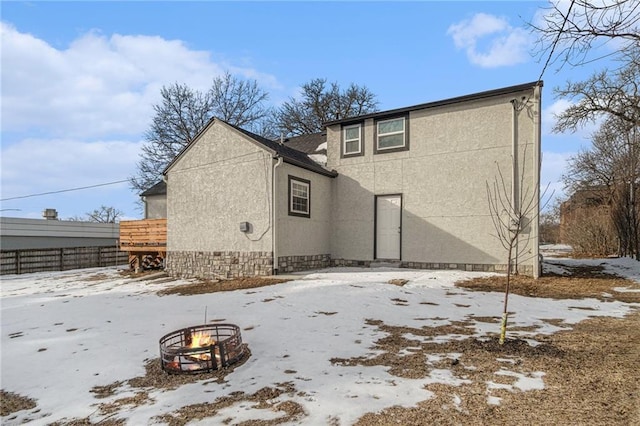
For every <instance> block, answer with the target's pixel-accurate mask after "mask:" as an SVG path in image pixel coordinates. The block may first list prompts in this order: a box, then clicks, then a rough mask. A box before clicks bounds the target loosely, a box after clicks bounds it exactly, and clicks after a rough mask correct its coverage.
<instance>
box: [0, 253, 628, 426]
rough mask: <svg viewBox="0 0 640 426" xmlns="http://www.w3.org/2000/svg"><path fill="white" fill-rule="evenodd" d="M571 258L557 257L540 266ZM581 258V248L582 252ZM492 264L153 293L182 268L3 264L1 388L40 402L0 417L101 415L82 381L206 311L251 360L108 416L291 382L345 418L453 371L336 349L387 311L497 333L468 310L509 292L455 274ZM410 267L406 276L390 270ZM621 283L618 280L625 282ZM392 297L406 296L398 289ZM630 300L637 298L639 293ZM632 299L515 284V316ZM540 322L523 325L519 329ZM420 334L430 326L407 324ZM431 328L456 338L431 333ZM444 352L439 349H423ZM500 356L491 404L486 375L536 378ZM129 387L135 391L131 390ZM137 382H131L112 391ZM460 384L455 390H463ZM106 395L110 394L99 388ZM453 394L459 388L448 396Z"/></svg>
mask: <svg viewBox="0 0 640 426" xmlns="http://www.w3.org/2000/svg"><path fill="white" fill-rule="evenodd" d="M572 262H578V261H574V260H571V259H551V260H549V261H548V264H547V266H546V267H547V268H553V269H555V270H558V271H561V270H562V265H567V264H569V265H571V264H572ZM580 262H585V261H580ZM586 262H595V263H597V264H600V263H603V262H604V263H605V266H606V268H607V270H610V271H612V272H616V273H618V274H619V275H623V276H629V277H631V278H632V279H634V280H636V281H638V282H640V270H639V268H638V263H637V262H635V263H633V262H634V261H628V262H627V261H626V260H624V259H608V260H593V261H591V260H589V261H586ZM483 275H487V274H483V273H472V272H460V271H418V270H407V269H383V268H381V269H373V270H372V269H356V268H335V269H329V270H322V271H318V272H316V273H312V274H308V275H300V278H299V279H296V280H294V281H290V282H287V283H284V284H277V285H271V286H267V287H261V288H256V289H251V290H237V291H233V292H225V293H212V294H205V295H194V296H177V295H171V296H158V295H157V294H156V291H158V290H160V289H161V288H164V287H168V286H174V285H177V284H183V283H186V282H188V281H181V280H176V281H170V282H167V281H166V280H165V281H164V282H163V281H162V280H158V281H148V280H134V279H130V278H125V277H123V276H122V274H121V273H120V272H119V271H118V270H117V269H116V268H99V269H86V270H80V271H68V272H55V273H40V274H29V275H13V276H4V277H2V291H1V295H2V299H1V324H2V327H1V331H2V336H1V343H2V346H1V356H2V359H1V361H2V370H1V379H2V381H1V388H2V389H3V390H4V391H9V392H14V393H17V394H20V395H22V396H27V397H30V398H33V399H35V400H36V402H37V407H36V408H33V409H30V410H24V411H20V412H19V413H14V414H12V415H9V416H6V417H4V418H3V419H2V424H21V423H22V422H23V421H30V422H32V424H48V423H51V422H55V421H59V420H64V419H66V420H70V419H73V418H85V417H89V418H90V419H91V420H92V421H94V422H97V421H100V420H101V419H102V418H103V417H104V415H101V414H100V413H99V411H98V408H97V407H98V404H99V403H103V402H105V399H101V400H98V399H96V398H95V397H94V394H93V393H91V392H90V390H91V389H92V388H93V387H94V386H104V385H109V384H111V383H113V382H116V381H125V380H127V379H130V378H133V377H135V376H141V375H144V372H145V370H144V364H145V361H146V360H149V359H153V358H157V357H158V339H159V338H160V337H161V336H163V335H165V334H167V333H169V332H171V331H174V330H177V329H180V328H183V327H187V326H193V325H198V324H201V323H202V322H203V320H204V312H205V308H206V309H207V312H208V319H209V320H213V321H215V320H224V321H225V322H230V323H234V324H237V325H239V326H240V328H241V329H242V337H243V340H244V342H245V343H247V344H248V346H249V348H250V349H251V352H252V355H251V357H250V358H249V360H248V361H247V362H246V363H245V364H244V365H242V366H240V367H238V368H237V369H236V370H235V371H233V372H232V373H230V374H229V375H228V376H226V378H225V382H224V383H222V384H219V383H215V382H213V381H208V382H206V381H204V382H203V381H201V382H197V383H193V384H187V385H183V386H180V387H178V388H177V389H174V390H166V389H165V390H162V389H151V390H149V397H150V398H149V400H148V401H146V402H145V403H142V404H141V405H138V406H133V405H131V406H125V407H123V408H122V409H121V410H120V411H119V412H118V413H117V414H116V415H115V418H124V419H127V424H131V425H141V424H151V423H155V422H156V419H155V416H158V415H161V414H164V413H171V412H175V411H176V410H177V409H179V408H180V407H183V406H186V405H189V404H194V403H201V402H208V401H212V400H214V399H216V398H218V397H221V396H225V395H229V394H230V393H232V392H235V391H243V392H246V393H252V392H255V391H257V390H259V389H261V388H263V387H266V386H271V387H273V386H276V384H278V383H283V382H287V381H290V382H293V384H294V385H295V388H296V393H295V394H294V395H289V396H288V399H289V400H294V401H296V402H297V403H299V404H300V405H301V406H302V407H303V408H304V411H305V413H306V415H305V417H304V418H303V419H302V422H303V423H305V424H328V423H329V420H331V423H332V424H342V425H348V424H351V423H353V422H354V421H355V420H356V419H358V418H359V417H360V416H361V415H362V414H364V413H366V412H374V411H379V410H381V409H383V408H385V407H390V406H393V405H400V406H412V405H415V404H416V403H417V402H419V401H421V400H425V399H428V398H429V396H430V392H429V391H427V390H425V389H424V386H425V384H428V383H438V382H441V383H446V384H451V385H456V384H459V383H460V382H461V380H462V379H461V378H459V377H456V376H455V375H454V374H453V373H452V371H449V370H446V369H434V370H433V371H432V373H431V374H430V376H429V377H426V378H422V379H406V378H399V377H397V376H393V375H391V374H389V372H388V371H387V370H388V368H386V367H384V366H344V365H334V364H332V363H331V362H330V359H331V358H334V357H337V358H351V357H356V356H373V355H374V353H373V352H372V350H371V349H370V348H371V347H372V346H373V342H375V341H376V340H378V339H379V338H381V337H383V336H384V333H383V332H381V331H379V329H378V328H376V327H373V326H370V325H368V324H367V323H366V320H367V319H375V320H380V321H383V322H384V323H385V324H388V325H396V326H407V327H416V328H420V327H423V326H441V325H448V324H451V323H452V322H455V321H466V322H468V323H469V324H470V325H469V327H471V328H472V329H473V332H474V335H475V336H479V337H482V336H487V335H488V334H492V335H495V333H497V332H498V329H497V328H498V327H499V326H498V324H495V323H489V322H482V321H479V320H475V319H474V318H481V317H495V316H499V315H500V312H501V306H502V298H503V295H502V294H500V293H483V292H471V291H465V290H464V289H460V288H454V287H453V284H454V283H455V282H456V281H458V280H461V279H464V278H470V277H477V276H483ZM391 279H406V280H408V283H407V284H406V285H405V286H403V287H400V286H396V285H391V284H388V281H389V280H391ZM621 290H624V289H621ZM399 301H400V302H399ZM637 306H638V304H636V307H637ZM633 308H634V306H633V305H632V304H625V303H621V302H617V301H608V302H602V301H600V300H596V299H582V300H553V299H537V298H528V297H522V296H517V295H512V296H511V298H510V311H514V312H516V314H515V315H513V316H512V317H510V324H511V326H523V327H525V326H537V327H538V328H537V329H536V330H535V333H554V332H556V331H558V330H560V329H561V328H560V327H559V326H557V325H552V324H551V323H554V324H558V323H557V322H554V321H550V322H551V323H550V322H546V321H544V320H545V319H564V320H565V323H566V324H574V323H577V322H579V321H582V320H584V319H586V318H588V317H593V316H613V317H622V316H624V315H625V314H627V313H629V312H630V311H631V310H632V309H633ZM532 333H534V332H526V331H519V332H513V333H512V334H511V336H513V335H520V336H522V337H524V338H526V337H527V336H530V335H531V334H532ZM409 338H411V339H415V340H416V341H420V339H428V338H429V337H425V336H409ZM437 338H438V340H443V339H448V338H458V339H459V338H462V337H461V336H459V335H457V336H454V335H451V336H438V337H437ZM442 356H447V355H446V354H445V355H443V354H433V355H430V356H429V357H430V358H433V359H427V360H425V362H431V361H433V360H435V359H437V358H438V357H442ZM503 361H504V362H502V363H503V364H504V366H505V367H504V368H501V369H500V370H499V371H496V373H495V375H496V378H498V376H511V377H513V378H514V383H513V385H504V380H502V381H499V380H496V382H495V383H494V382H490V383H488V384H487V403H489V404H499V403H500V399H499V398H497V397H496V396H494V395H492V394H491V389H492V387H493V388H499V387H504V386H507V387H509V386H511V388H516V389H518V390H519V391H527V390H529V389H541V388H543V387H544V372H530V373H529V374H526V375H525V374H522V373H517V372H515V371H511V370H510V369H509V365H510V361H512V360H510V359H505V360H503ZM127 392H129V393H127ZM126 395H133V393H132V392H131V391H130V390H129V391H127V389H124V391H122V392H120V394H118V395H115V396H112V397H111V398H110V399H112V400H113V399H116V398H122V397H123V396H126ZM458 398H459V397H458ZM106 401H109V399H106ZM454 403H455V401H454ZM279 415H280V414H278V413H276V412H273V411H269V410H265V409H264V407H260V406H259V405H258V404H255V403H250V402H246V401H244V402H239V403H237V404H235V405H232V406H230V407H228V408H225V409H224V410H221V411H220V413H219V414H218V415H217V416H216V417H214V418H208V419H206V420H203V424H221V423H222V421H223V420H225V419H232V423H237V422H241V421H244V420H249V419H267V418H274V417H277V416H279Z"/></svg>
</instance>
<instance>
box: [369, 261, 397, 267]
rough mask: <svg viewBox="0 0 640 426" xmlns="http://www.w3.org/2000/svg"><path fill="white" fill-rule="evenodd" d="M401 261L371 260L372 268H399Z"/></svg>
mask: <svg viewBox="0 0 640 426" xmlns="http://www.w3.org/2000/svg"><path fill="white" fill-rule="evenodd" d="M400 264H401V262H400V261H399V260H374V261H373V262H371V267H372V268H399V267H400Z"/></svg>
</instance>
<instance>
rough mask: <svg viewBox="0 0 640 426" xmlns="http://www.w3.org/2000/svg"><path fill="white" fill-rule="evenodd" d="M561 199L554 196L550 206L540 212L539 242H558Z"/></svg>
mask: <svg viewBox="0 0 640 426" xmlns="http://www.w3.org/2000/svg"><path fill="white" fill-rule="evenodd" d="M562 202H563V200H562V199H561V198H556V200H555V201H554V202H553V204H552V205H551V208H549V209H547V210H545V211H543V212H540V242H541V243H547V244H558V243H559V242H560V211H561V206H562Z"/></svg>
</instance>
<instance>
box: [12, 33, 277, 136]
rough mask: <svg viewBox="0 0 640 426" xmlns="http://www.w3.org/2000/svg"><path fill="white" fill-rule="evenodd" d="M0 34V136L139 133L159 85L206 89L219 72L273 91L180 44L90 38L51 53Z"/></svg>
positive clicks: (28, 38)
mask: <svg viewBox="0 0 640 426" xmlns="http://www.w3.org/2000/svg"><path fill="white" fill-rule="evenodd" d="M0 35H1V39H2V127H3V131H13V132H38V133H40V134H49V135H53V136H58V137H74V138H84V137H103V136H105V135H109V134H120V135H139V134H140V133H141V132H143V131H144V130H145V129H146V128H147V126H148V124H149V122H150V119H151V116H152V105H153V104H154V103H155V102H157V101H158V99H159V92H160V88H161V87H162V86H163V85H167V84H171V83H174V82H181V83H186V84H188V85H189V86H191V87H193V88H196V89H201V90H205V89H207V88H208V87H210V85H211V81H212V79H213V78H214V77H215V76H216V75H220V74H221V73H222V72H223V70H224V69H229V70H230V71H231V72H233V73H236V74H240V75H243V76H245V77H250V78H255V79H256V80H258V81H259V83H261V84H264V85H265V86H266V87H268V88H272V87H278V83H277V81H276V79H275V77H273V76H270V75H267V74H264V73H260V72H258V71H256V70H253V69H251V68H248V67H237V66H232V65H226V64H218V63H215V62H213V61H212V60H211V55H210V53H209V52H207V51H197V50H191V49H189V47H188V46H187V45H186V44H185V43H184V42H182V41H180V40H165V39H163V38H161V37H157V36H143V35H119V34H114V35H111V36H109V37H107V36H104V35H102V34H100V33H99V32H90V33H87V34H84V35H82V36H81V37H79V38H78V39H76V40H74V41H73V42H72V43H71V44H70V45H69V46H68V47H67V48H66V49H57V48H55V47H53V46H51V45H50V44H48V43H47V42H45V41H43V40H41V39H38V38H36V37H34V36H32V35H30V34H26V33H21V32H20V31H19V30H17V29H16V28H14V27H13V26H11V25H10V24H7V23H0Z"/></svg>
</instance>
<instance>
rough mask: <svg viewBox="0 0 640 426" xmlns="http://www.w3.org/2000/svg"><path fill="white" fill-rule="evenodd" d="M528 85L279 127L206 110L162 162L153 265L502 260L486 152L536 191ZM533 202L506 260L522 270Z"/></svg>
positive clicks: (534, 229) (203, 271)
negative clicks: (246, 125)
mask: <svg viewBox="0 0 640 426" xmlns="http://www.w3.org/2000/svg"><path fill="white" fill-rule="evenodd" d="M541 87H542V83H541V82H532V83H527V84H522V85H518V86H511V87H506V88H501V89H496V90H491V91H486V92H481V93H475V94H471V95H466V96H461V97H456V98H451V99H446V100H441V101H436V102H430V103H425V104H420V105H415V106H411V107H406V108H399V109H394V110H389V111H382V112H376V113H373V114H367V115H364V116H360V117H354V118H348V119H344V120H336V121H332V122H329V123H326V133H324V134H323V133H319V134H314V135H304V136H302V137H298V138H291V139H290V140H288V141H272V140H268V139H265V138H263V137H260V136H258V135H255V134H253V133H250V132H248V131H246V130H243V129H241V128H238V127H236V126H233V125H230V124H228V123H225V122H224V121H221V120H218V119H212V120H211V121H210V122H209V123H208V124H207V125H206V126H205V128H204V129H203V130H202V131H201V132H200V133H199V134H198V136H197V137H196V138H195V139H194V141H193V142H192V143H191V144H190V145H188V146H187V147H186V148H185V149H184V150H183V151H182V152H181V153H180V154H179V155H178V156H177V157H176V159H175V160H174V161H173V162H172V163H171V164H170V165H169V166H168V167H167V169H166V170H165V173H164V174H165V181H166V182H167V187H166V191H167V194H166V197H167V198H166V203H167V218H168V220H167V258H166V269H167V271H168V272H169V273H170V274H172V275H176V276H182V277H227V278H229V277H238V276H253V275H272V274H278V273H286V272H293V271H301V270H309V269H316V268H321V267H327V266H365V267H367V266H377V265H390V266H400V267H408V268H432V269H463V270H477V271H504V270H506V266H505V264H506V251H505V250H504V248H503V247H502V245H501V243H500V241H498V240H497V239H496V238H495V237H493V236H492V234H495V228H494V227H493V222H492V217H491V214H490V210H489V205H488V199H487V189H486V185H487V182H493V181H494V180H495V179H496V176H498V175H499V172H498V166H499V167H500V171H501V173H502V175H503V180H504V186H505V188H506V189H507V190H508V191H509V192H510V193H511V194H512V196H513V197H515V199H519V198H520V195H521V194H533V195H534V196H536V198H535V199H536V201H537V194H538V191H539V180H540V112H541V100H540V95H541ZM296 148H297V149H296ZM325 150H326V151H325ZM325 155H326V157H325ZM325 158H326V160H325ZM325 161H326V162H325ZM511 182H515V185H513V186H512V185H511ZM537 209H538V206H537V202H536V205H535V209H534V212H533V213H532V214H531V215H530V217H528V218H527V223H526V224H525V225H526V226H524V228H523V230H522V238H521V241H520V242H519V244H520V249H521V251H522V252H524V255H522V256H521V258H520V259H519V262H520V271H521V272H522V271H524V272H527V273H529V274H532V275H534V276H537V275H538V273H539V258H538V244H537V241H538V215H537V211H538V210H537ZM522 249H524V250H522Z"/></svg>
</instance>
